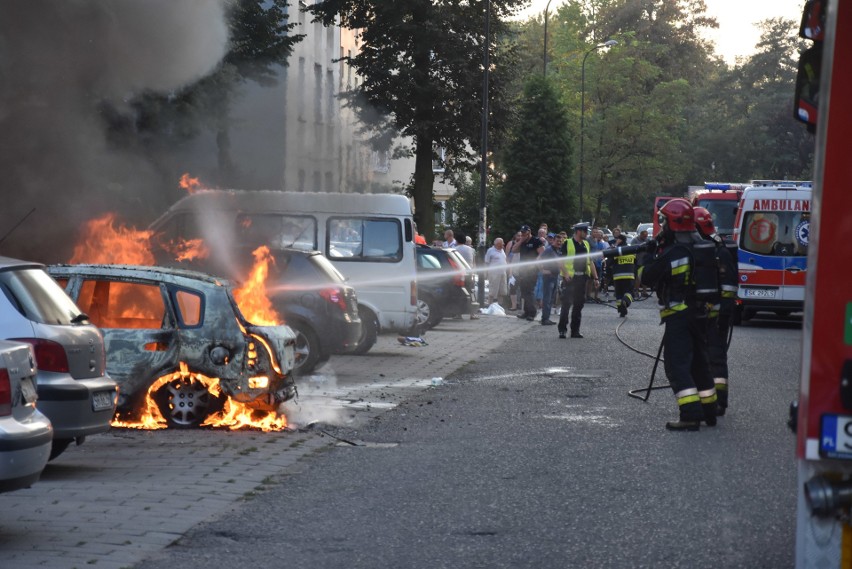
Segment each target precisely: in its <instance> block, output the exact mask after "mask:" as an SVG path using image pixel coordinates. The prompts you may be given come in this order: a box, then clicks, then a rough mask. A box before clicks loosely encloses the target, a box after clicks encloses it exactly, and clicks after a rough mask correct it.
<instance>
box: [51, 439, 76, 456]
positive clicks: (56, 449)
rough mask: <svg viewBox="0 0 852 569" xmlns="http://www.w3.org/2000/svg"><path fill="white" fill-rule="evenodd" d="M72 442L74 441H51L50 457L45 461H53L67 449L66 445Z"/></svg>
mask: <svg viewBox="0 0 852 569" xmlns="http://www.w3.org/2000/svg"><path fill="white" fill-rule="evenodd" d="M73 442H74V439H53V444H51V445H50V457H48V459H47V460H53V459H54V458H56V457H57V456H59V455H60V454H62V453H63V452H65V449H67V448H68V445H70V444H71V443H73Z"/></svg>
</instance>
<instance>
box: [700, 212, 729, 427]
mask: <svg viewBox="0 0 852 569" xmlns="http://www.w3.org/2000/svg"><path fill="white" fill-rule="evenodd" d="M694 211H695V227H696V229H697V230H698V233H699V234H700V235H701V236H702V237H703V238H704V239H707V240H709V241H711V242H713V244H714V245H715V246H716V261H717V265H718V271H719V289H720V298H719V302H718V303H717V304H715V305H713V307H712V308H711V309H710V314H709V318H708V322H707V352H708V355H709V357H710V372H711V374H712V376H713V383H714V384H715V386H716V396H717V397H718V401H717V405H718V410H717V414H718V415H724V414H725V410H726V409H727V408H728V333H729V331H730V329H731V317H732V316H733V313H734V308H735V304H736V298H737V263H736V261H735V259H736V255H735V254H734V253H732V249H735V248H736V245H734V244H733V243H732V242H730V241H725V240H723V239H722V238H721V237H720V236H719V235H718V234H717V233H716V227H715V226H714V225H713V217H712V215H711V214H710V212H709V211H707V210H706V209H704V208H703V207H696V208H694Z"/></svg>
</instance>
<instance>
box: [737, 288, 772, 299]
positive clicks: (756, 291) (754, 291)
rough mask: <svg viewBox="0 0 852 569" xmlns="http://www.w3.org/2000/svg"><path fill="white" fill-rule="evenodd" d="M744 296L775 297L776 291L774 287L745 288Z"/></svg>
mask: <svg viewBox="0 0 852 569" xmlns="http://www.w3.org/2000/svg"><path fill="white" fill-rule="evenodd" d="M743 290H744V291H745V296H748V297H751V298H775V293H776V292H777V291H776V289H774V288H747V289H743Z"/></svg>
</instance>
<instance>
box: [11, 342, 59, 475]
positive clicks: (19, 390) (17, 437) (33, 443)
mask: <svg viewBox="0 0 852 569" xmlns="http://www.w3.org/2000/svg"><path fill="white" fill-rule="evenodd" d="M36 397H37V396H36V364H35V356H33V352H32V348H31V347H30V346H28V345H27V344H23V343H19V342H7V341H5V340H0V492H10V491H12V490H18V489H20V488H28V487H30V486H31V485H33V484H34V483H35V482H36V481H37V480H38V479H39V476H41V471H42V470H44V465H45V464H47V460H48V457H49V456H50V448H51V444H52V441H53V427H51V425H50V421H49V420H48V418H47V417H45V416H44V415H43V414H42V413H41V412H40V411H39V410H38V409H36Z"/></svg>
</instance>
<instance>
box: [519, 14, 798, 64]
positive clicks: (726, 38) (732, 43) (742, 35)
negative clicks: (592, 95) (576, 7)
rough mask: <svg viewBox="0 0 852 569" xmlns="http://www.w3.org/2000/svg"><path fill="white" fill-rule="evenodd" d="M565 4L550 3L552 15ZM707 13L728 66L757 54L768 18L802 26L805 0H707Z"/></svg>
mask: <svg viewBox="0 0 852 569" xmlns="http://www.w3.org/2000/svg"><path fill="white" fill-rule="evenodd" d="M562 1H563V0H551V3H550V10H549V11H550V13H553V12H554V10H555V8H556V7H558V6H559V4H560V3H561V2H562ZM705 2H706V4H707V12H708V14H709V15H710V16H712V17H714V18H716V20H717V21H718V22H719V28H718V29H717V30H713V33H711V34H708V37H709V39H711V40H713V42H715V44H716V52H717V53H718V54H719V55H721V56H722V57H723V58H724V59H725V61H727V62H728V63H729V64H733V63H735V61H736V57H737V56H748V55H751V53H753V52H754V46H755V44H756V43H757V41H758V40H759V39H760V32H759V31H758V29H757V28H756V27H755V26H754V24H756V23H757V22H759V21H761V20H765V19H767V18H774V17H784V18H787V19H789V20H794V21H795V22H799V20H801V18H802V8H804V6H805V0H705ZM546 5H547V0H532V3H531V5H530V8H528V9H527V10H525V11H524V12H522V16H523V17H525V18H527V17H530V16H532V15H535V14H541V13H542V12H544V7H545V6H546Z"/></svg>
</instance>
